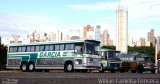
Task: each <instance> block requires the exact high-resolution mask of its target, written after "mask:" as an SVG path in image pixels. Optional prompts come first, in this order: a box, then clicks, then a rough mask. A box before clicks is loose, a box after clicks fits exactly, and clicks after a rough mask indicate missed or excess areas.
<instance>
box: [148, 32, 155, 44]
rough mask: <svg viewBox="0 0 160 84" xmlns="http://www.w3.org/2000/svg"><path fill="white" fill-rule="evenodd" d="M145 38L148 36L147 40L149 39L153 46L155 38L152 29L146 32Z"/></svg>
mask: <svg viewBox="0 0 160 84" xmlns="http://www.w3.org/2000/svg"><path fill="white" fill-rule="evenodd" d="M147 38H148V41H150V42H151V44H152V45H153V46H155V41H156V38H155V37H154V29H151V31H150V32H148V36H147Z"/></svg>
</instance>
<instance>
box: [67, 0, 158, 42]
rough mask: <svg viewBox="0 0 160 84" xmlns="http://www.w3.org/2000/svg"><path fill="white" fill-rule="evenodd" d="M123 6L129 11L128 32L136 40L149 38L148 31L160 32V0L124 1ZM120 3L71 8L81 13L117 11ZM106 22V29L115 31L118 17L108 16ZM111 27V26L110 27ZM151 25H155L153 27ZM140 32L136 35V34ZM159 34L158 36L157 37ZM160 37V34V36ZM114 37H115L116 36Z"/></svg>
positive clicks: (104, 22)
mask: <svg viewBox="0 0 160 84" xmlns="http://www.w3.org/2000/svg"><path fill="white" fill-rule="evenodd" d="M121 4H123V5H124V8H127V10H128V20H129V23H128V25H129V26H128V30H129V33H130V34H131V35H132V36H133V37H134V39H139V38H140V37H147V31H150V29H152V28H153V27H154V29H155V32H157V31H160V28H159V27H160V26H159V25H158V24H157V22H159V21H160V11H159V10H160V0H124V2H122V3H121ZM118 5H119V2H118V1H117V2H97V3H94V4H72V5H69V7H70V8H72V9H74V10H79V11H82V10H84V11H86V10H87V11H106V12H107V11H115V13H116V10H117V8H118ZM106 17H107V18H106V19H105V21H104V20H103V21H101V22H100V23H102V24H103V25H104V27H111V28H109V29H108V30H109V32H112V31H114V29H115V28H116V26H115V25H116V24H114V23H115V22H116V19H115V17H116V15H115V14H112V15H110V16H107V15H106ZM108 25H109V26H108ZM150 25H153V26H152V27H151V26H150ZM106 29H107V28H106ZM137 31H140V32H139V34H137V35H135V32H137ZM158 34H159V33H157V34H156V36H157V35H158ZM159 35H160V34H159ZM112 36H114V37H115V34H113V35H112Z"/></svg>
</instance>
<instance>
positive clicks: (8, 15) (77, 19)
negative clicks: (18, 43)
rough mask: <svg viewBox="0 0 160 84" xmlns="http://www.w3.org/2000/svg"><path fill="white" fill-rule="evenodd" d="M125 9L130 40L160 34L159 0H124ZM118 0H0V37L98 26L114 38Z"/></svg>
mask: <svg viewBox="0 0 160 84" xmlns="http://www.w3.org/2000/svg"><path fill="white" fill-rule="evenodd" d="M123 4H124V5H125V6H127V7H128V20H129V21H128V31H129V34H131V35H132V36H133V38H134V40H137V39H139V38H140V37H144V38H146V37H147V32H148V31H150V29H155V31H156V35H160V25H159V24H160V0H124V3H123ZM118 5H119V0H0V36H3V37H4V36H9V35H11V34H23V35H24V34H28V33H30V32H33V31H35V30H36V31H39V32H41V31H45V32H48V31H53V32H57V30H58V29H59V30H61V31H64V32H68V30H69V29H77V28H80V29H81V30H82V29H83V27H84V26H86V25H87V24H90V25H92V26H96V25H101V27H102V29H103V30H104V29H106V30H108V31H109V33H110V36H111V38H112V39H115V38H116V37H115V35H116V31H115V30H116V10H117V7H118Z"/></svg>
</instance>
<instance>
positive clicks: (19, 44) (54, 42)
mask: <svg viewBox="0 0 160 84" xmlns="http://www.w3.org/2000/svg"><path fill="white" fill-rule="evenodd" d="M85 41H91V42H98V43H100V42H99V41H95V40H68V41H48V42H33V43H28V44H22V43H15V44H10V45H9V46H24V45H44V44H61V43H83V42H85Z"/></svg>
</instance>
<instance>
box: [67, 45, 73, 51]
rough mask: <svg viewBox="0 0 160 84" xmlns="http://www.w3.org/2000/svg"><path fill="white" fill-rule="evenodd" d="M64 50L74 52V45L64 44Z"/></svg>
mask: <svg viewBox="0 0 160 84" xmlns="http://www.w3.org/2000/svg"><path fill="white" fill-rule="evenodd" d="M65 50H74V44H66V45H65Z"/></svg>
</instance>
